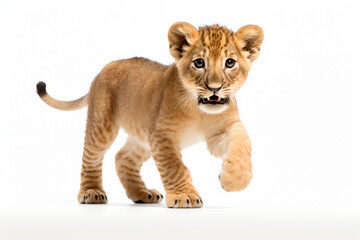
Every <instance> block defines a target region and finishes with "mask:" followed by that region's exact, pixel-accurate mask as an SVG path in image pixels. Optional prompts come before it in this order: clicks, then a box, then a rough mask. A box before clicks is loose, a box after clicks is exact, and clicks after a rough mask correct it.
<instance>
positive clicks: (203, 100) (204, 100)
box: [198, 95, 229, 104]
mask: <svg viewBox="0 0 360 240" xmlns="http://www.w3.org/2000/svg"><path fill="white" fill-rule="evenodd" d="M227 102H229V98H228V97H227V98H221V97H219V96H216V95H212V96H211V97H208V98H202V97H199V98H198V103H199V104H200V103H202V104H225V103H227Z"/></svg>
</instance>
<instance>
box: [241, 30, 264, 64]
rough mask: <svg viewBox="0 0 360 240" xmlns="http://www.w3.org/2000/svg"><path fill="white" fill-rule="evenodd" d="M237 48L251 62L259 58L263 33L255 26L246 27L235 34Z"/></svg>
mask: <svg viewBox="0 0 360 240" xmlns="http://www.w3.org/2000/svg"><path fill="white" fill-rule="evenodd" d="M235 38H236V39H237V41H236V42H237V46H238V49H239V50H240V51H243V52H245V53H246V54H247V58H248V59H249V60H250V61H251V62H253V61H254V60H255V59H257V58H258V57H259V54H260V46H261V43H262V42H263V40H264V31H263V30H262V28H261V27H259V26H256V25H247V26H244V27H242V28H240V29H239V30H238V31H237V32H236V33H235Z"/></svg>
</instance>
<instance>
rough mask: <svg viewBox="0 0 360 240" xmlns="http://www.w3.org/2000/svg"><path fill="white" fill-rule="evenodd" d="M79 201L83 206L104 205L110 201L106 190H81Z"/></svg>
mask: <svg viewBox="0 0 360 240" xmlns="http://www.w3.org/2000/svg"><path fill="white" fill-rule="evenodd" d="M78 201H79V203H81V204H103V203H107V201H108V199H107V196H106V193H105V191H104V190H102V189H98V188H91V189H88V190H80V192H79V194H78Z"/></svg>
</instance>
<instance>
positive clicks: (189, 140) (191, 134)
mask: <svg viewBox="0 0 360 240" xmlns="http://www.w3.org/2000/svg"><path fill="white" fill-rule="evenodd" d="M203 140H204V134H203V131H202V128H201V127H200V126H199V125H198V124H195V125H191V126H188V127H187V128H184V129H182V130H181V131H180V147H181V149H184V148H187V147H189V146H191V145H193V144H195V143H197V142H200V141H203Z"/></svg>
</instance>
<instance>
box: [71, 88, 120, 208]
mask: <svg viewBox="0 0 360 240" xmlns="http://www.w3.org/2000/svg"><path fill="white" fill-rule="evenodd" d="M103 96H104V98H105V97H106V95H104V94H103ZM113 109H114V106H113V105H112V104H111V102H110V101H109V102H107V101H93V102H90V104H89V109H88V119H87V124H86V132H85V143H84V152H83V157H82V168H81V184H80V191H79V194H78V201H79V202H80V203H86V204H93V203H95V204H96V203H106V202H107V196H106V193H105V191H104V189H103V185H102V160H103V158H104V154H105V152H106V150H107V149H108V148H109V147H110V145H111V144H112V143H113V141H114V140H115V138H116V136H117V134H118V130H119V126H118V124H117V123H116V119H115V114H114V113H115V111H114V110H113Z"/></svg>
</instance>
